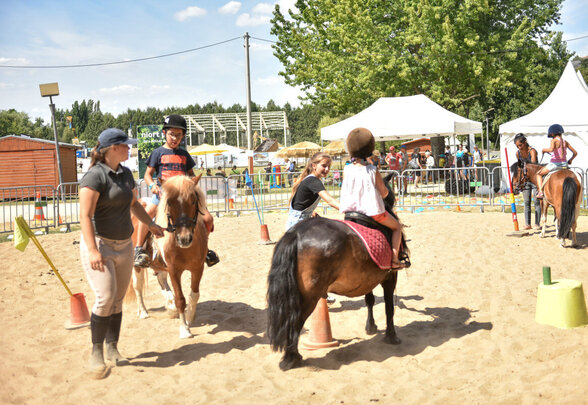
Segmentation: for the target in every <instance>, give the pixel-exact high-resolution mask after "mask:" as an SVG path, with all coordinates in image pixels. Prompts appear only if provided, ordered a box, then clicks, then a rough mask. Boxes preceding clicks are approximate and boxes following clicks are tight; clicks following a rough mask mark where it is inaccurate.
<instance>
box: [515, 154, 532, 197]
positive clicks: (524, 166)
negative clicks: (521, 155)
mask: <svg viewBox="0 0 588 405" xmlns="http://www.w3.org/2000/svg"><path fill="white" fill-rule="evenodd" d="M518 163H519V164H518V167H519V169H520V168H521V167H522V169H523V170H522V172H521V173H522V175H519V176H518V177H519V183H518V184H517V190H518V191H521V190H522V189H523V188H524V187H525V186H526V185H527V181H528V180H529V177H528V176H527V162H525V161H524V160H519V162H518ZM521 163H522V166H521ZM517 173H518V170H517Z"/></svg>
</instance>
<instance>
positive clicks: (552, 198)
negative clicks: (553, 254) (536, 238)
mask: <svg viewBox="0 0 588 405" xmlns="http://www.w3.org/2000/svg"><path fill="white" fill-rule="evenodd" d="M542 168H543V165H538V164H534V163H527V162H523V161H521V160H520V159H519V161H518V162H516V163H514V164H513V165H512V167H511V173H512V178H513V180H512V185H513V189H514V191H515V192H518V191H519V190H522V189H523V188H524V186H525V184H526V183H527V182H528V181H530V182H531V183H533V184H534V185H535V187H537V180H536V178H537V172H538V171H539V170H541V169H542ZM581 203H582V184H581V183H580V181H578V178H577V177H576V175H575V174H574V172H572V171H571V170H569V169H562V170H557V171H556V172H554V173H553V174H552V175H551V176H550V177H549V179H548V180H547V182H546V183H545V184H544V186H543V199H542V200H541V237H542V238H543V237H545V224H546V222H547V209H548V208H549V206H550V205H551V206H552V207H553V210H554V211H555V224H556V234H557V238H558V239H559V240H560V241H561V246H562V247H565V238H568V239H570V230H571V234H572V237H571V239H572V247H574V246H576V245H577V241H576V219H577V218H578V214H579V212H580V204H581Z"/></svg>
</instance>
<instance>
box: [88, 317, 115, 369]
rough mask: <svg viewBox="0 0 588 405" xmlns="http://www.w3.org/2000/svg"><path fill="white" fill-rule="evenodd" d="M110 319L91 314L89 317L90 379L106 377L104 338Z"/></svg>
mask: <svg viewBox="0 0 588 405" xmlns="http://www.w3.org/2000/svg"><path fill="white" fill-rule="evenodd" d="M109 322H110V317H107V316H106V317H105V316H98V315H96V314H95V313H92V316H91V317H90V330H91V332H92V354H91V355H90V372H91V374H92V377H94V378H96V379H101V378H104V377H105V376H106V371H107V369H106V364H104V337H105V336H106V331H107V330H108V324H109Z"/></svg>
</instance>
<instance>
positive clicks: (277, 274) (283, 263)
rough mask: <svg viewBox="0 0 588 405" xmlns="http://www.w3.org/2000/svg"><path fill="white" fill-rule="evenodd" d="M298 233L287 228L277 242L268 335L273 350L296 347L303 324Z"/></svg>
mask: <svg viewBox="0 0 588 405" xmlns="http://www.w3.org/2000/svg"><path fill="white" fill-rule="evenodd" d="M297 257H298V236H297V235H296V233H295V232H286V233H285V234H284V236H283V237H282V239H280V241H279V242H278V244H277V245H276V248H275V249H274V254H273V257H272V265H271V269H270V272H269V276H268V289H267V304H268V311H267V313H268V323H267V336H268V338H269V341H270V346H271V348H272V350H273V351H281V350H286V349H287V348H292V347H296V345H298V338H299V336H300V330H301V328H302V325H301V324H300V323H301V320H302V304H301V301H302V296H301V295H300V291H299V290H298V281H297V280H296V269H297V267H298V260H297Z"/></svg>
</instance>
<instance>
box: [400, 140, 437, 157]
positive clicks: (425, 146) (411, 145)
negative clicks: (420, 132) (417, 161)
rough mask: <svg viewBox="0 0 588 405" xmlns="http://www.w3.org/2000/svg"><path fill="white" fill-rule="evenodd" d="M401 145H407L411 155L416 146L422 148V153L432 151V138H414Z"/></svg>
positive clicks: (407, 151) (407, 150)
mask: <svg viewBox="0 0 588 405" xmlns="http://www.w3.org/2000/svg"><path fill="white" fill-rule="evenodd" d="M401 145H404V146H406V153H408V155H409V156H410V154H411V153H412V152H413V151H414V150H415V148H420V152H421V153H425V152H426V151H429V152H430V151H431V140H430V139H429V138H419V139H413V140H412V141H408V142H403V143H401Z"/></svg>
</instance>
